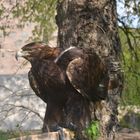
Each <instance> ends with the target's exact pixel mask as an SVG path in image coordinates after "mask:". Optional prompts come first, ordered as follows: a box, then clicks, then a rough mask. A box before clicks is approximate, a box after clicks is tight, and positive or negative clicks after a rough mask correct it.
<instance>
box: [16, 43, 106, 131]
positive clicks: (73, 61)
mask: <svg viewBox="0 0 140 140" xmlns="http://www.w3.org/2000/svg"><path fill="white" fill-rule="evenodd" d="M19 56H20V57H24V58H25V59H27V60H28V61H29V62H30V63H31V69H30V71H29V73H28V77H29V82H30V86H31V88H32V89H33V91H34V92H35V94H36V95H37V96H39V97H40V98H41V99H42V100H43V101H44V102H46V103H47V110H46V115H45V120H44V122H46V123H45V124H44V126H43V128H44V130H45V129H46V128H49V130H50V131H54V129H56V126H58V125H61V124H62V123H63V120H64V117H65V113H64V112H65V106H66V104H67V102H68V101H69V100H70V98H71V97H72V96H74V95H78V96H82V98H85V99H86V100H89V101H92V102H94V101H98V100H102V99H105V98H106V96H107V85H108V76H105V75H107V73H106V72H107V67H106V65H104V64H103V62H102V61H101V59H100V58H99V56H98V55H97V54H96V53H95V51H94V49H92V48H77V47H70V48H68V49H66V50H62V49H61V48H58V47H55V48H53V47H49V46H48V45H46V44H45V43H42V42H33V43H30V44H27V45H25V46H23V47H22V48H21V50H20V51H18V52H17V54H16V58H18V57H19Z"/></svg>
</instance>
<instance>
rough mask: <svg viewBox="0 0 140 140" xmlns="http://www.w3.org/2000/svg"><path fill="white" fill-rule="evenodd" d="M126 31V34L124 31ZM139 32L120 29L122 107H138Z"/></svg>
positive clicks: (139, 96)
mask: <svg viewBox="0 0 140 140" xmlns="http://www.w3.org/2000/svg"><path fill="white" fill-rule="evenodd" d="M125 30H127V32H126V31H125ZM139 32H140V30H139V29H130V28H124V27H123V28H120V31H119V33H120V38H121V43H122V53H123V55H122V56H123V69H124V76H125V78H124V79H125V81H124V83H125V85H124V91H123V94H122V98H123V102H122V103H123V105H124V104H125V105H140V100H139V98H140V85H139V83H140V67H139V63H140V62H139V61H140V33H139Z"/></svg>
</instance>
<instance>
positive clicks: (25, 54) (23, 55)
mask: <svg viewBox="0 0 140 140" xmlns="http://www.w3.org/2000/svg"><path fill="white" fill-rule="evenodd" d="M27 55H28V52H26V51H23V50H20V51H18V52H16V55H15V58H16V60H17V61H18V58H19V57H25V56H27Z"/></svg>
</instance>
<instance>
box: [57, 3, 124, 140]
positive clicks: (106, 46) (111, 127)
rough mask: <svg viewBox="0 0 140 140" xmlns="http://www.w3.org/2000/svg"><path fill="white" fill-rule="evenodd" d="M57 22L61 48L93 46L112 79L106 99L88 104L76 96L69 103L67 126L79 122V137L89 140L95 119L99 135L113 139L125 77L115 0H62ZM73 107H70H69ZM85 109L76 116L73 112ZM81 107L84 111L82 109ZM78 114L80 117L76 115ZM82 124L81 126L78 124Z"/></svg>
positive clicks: (58, 7)
mask: <svg viewBox="0 0 140 140" xmlns="http://www.w3.org/2000/svg"><path fill="white" fill-rule="evenodd" d="M56 22H57V25H58V47H62V48H63V49H66V48H68V47H70V46H76V47H85V48H86V47H91V48H94V50H95V51H96V53H97V54H98V55H99V56H100V58H101V59H102V61H103V62H104V63H105V64H107V66H108V73H107V74H108V75H109V78H110V81H109V85H108V96H107V98H106V100H102V101H100V102H94V103H93V102H92V103H88V102H87V101H85V100H84V99H83V98H82V97H78V95H73V98H72V99H71V100H75V104H73V105H72V104H71V102H72V101H70V102H69V103H68V104H67V107H68V111H69V112H70V113H68V115H66V122H65V125H66V126H67V127H69V125H68V124H70V123H72V124H73V125H72V126H73V127H74V124H76V125H77V126H76V127H77V129H74V130H75V131H76V139H79V140H84V139H89V137H88V136H86V135H84V134H83V132H85V129H86V128H87V127H88V126H90V123H91V122H93V121H98V122H99V124H100V127H99V128H100V136H101V138H103V139H104V140H105V139H109V140H111V139H114V137H115V132H116V130H117V126H118V120H117V114H118V112H117V106H118V99H119V96H120V93H121V91H122V76H121V71H120V64H119V61H120V60H119V53H120V51H121V49H120V48H121V47H120V41H119V37H118V27H117V14H116V2H115V0H59V2H58V6H57V16H56ZM70 105H71V106H72V107H71V108H69V106H70ZM79 108H80V109H79ZM73 109H74V110H75V111H76V112H78V111H79V112H84V113H82V115H81V116H79V119H78V116H74V112H73V111H72V110H73ZM81 109H82V110H81ZM76 117H77V118H76ZM78 124H79V125H78Z"/></svg>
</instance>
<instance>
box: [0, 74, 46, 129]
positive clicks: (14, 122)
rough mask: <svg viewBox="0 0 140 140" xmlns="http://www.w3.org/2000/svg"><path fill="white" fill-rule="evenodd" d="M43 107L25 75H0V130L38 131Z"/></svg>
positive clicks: (43, 110) (43, 111)
mask: <svg viewBox="0 0 140 140" xmlns="http://www.w3.org/2000/svg"><path fill="white" fill-rule="evenodd" d="M45 106H46V104H45V103H44V102H43V101H42V100H40V99H39V98H38V97H37V96H36V95H35V94H34V93H33V91H32V90H31V88H30V86H29V82H28V78H27V74H18V75H4V74H3V75H0V130H16V129H20V130H32V129H40V128H41V127H42V123H43V122H42V119H43V117H44V113H45Z"/></svg>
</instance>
